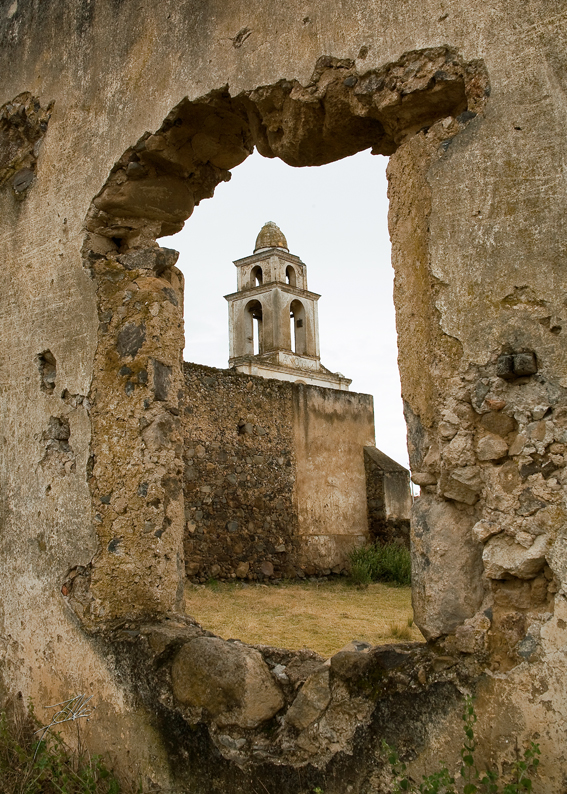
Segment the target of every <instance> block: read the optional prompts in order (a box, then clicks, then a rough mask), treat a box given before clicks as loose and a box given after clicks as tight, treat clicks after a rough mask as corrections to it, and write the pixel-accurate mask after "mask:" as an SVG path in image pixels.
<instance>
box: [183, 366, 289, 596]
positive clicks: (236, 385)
mask: <svg viewBox="0 0 567 794" xmlns="http://www.w3.org/2000/svg"><path fill="white" fill-rule="evenodd" d="M184 375H185V389H186V391H185V407H184V409H183V426H184V438H185V456H184V458H185V476H184V490H185V521H186V523H185V568H186V571H187V574H188V576H190V577H191V578H192V579H193V580H195V581H206V579H208V578H209V577H215V578H218V579H231V578H236V577H238V578H242V579H256V578H263V576H264V574H263V573H262V566H263V570H264V571H268V574H269V573H270V572H272V573H273V575H274V576H277V577H281V576H292V577H293V576H295V575H296V568H295V566H296V565H297V557H298V554H297V552H298V539H297V512H296V506H295V498H296V494H295V477H296V464H295V449H294V436H293V418H292V411H293V405H292V399H291V394H292V392H291V384H288V383H283V382H280V381H276V380H264V379H263V378H254V377H249V376H247V375H242V374H240V373H238V372H234V371H233V370H222V369H215V368H213V367H205V366H202V365H200V364H187V363H186V364H184Z"/></svg>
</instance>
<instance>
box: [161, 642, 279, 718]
mask: <svg viewBox="0 0 567 794" xmlns="http://www.w3.org/2000/svg"><path fill="white" fill-rule="evenodd" d="M171 677H172V683H173V694H174V696H175V698H176V699H177V700H178V701H179V703H180V704H181V705H182V706H186V707H188V708H189V709H191V710H195V711H198V712H199V715H198V717H200V716H201V715H200V712H201V710H205V711H206V713H207V714H208V715H209V716H210V718H211V719H212V720H213V722H214V723H215V724H216V725H218V726H219V727H224V726H230V725H239V726H241V727H242V728H256V727H258V725H260V724H261V723H262V722H265V721H266V720H269V719H270V718H271V717H273V716H274V714H276V713H277V712H278V711H279V709H281V707H282V706H283V705H284V699H283V696H282V693H281V691H280V689H279V687H278V685H277V684H276V683H275V681H274V679H273V677H272V676H271V675H270V672H269V670H268V668H267V666H266V663H265V662H264V660H263V659H262V656H261V655H260V653H259V652H258V651H257V650H255V649H253V648H250V647H249V646H246V645H242V644H241V643H238V642H225V641H224V640H221V639H220V638H218V637H197V638H196V639H194V640H192V641H190V642H188V643H186V644H185V645H184V646H183V647H182V648H181V650H180V651H179V652H178V653H177V655H176V657H175V659H174V661H173V664H172V668H171Z"/></svg>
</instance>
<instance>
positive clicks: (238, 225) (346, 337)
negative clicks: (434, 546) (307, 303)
mask: <svg viewBox="0 0 567 794" xmlns="http://www.w3.org/2000/svg"><path fill="white" fill-rule="evenodd" d="M386 165H387V159H386V158H384V157H375V156H372V155H371V154H370V152H368V151H366V152H362V153H360V154H358V155H354V156H352V157H350V158H347V159H345V160H341V161H338V162H335V163H331V164H329V165H325V166H319V167H318V168H316V169H315V168H311V169H293V168H290V167H289V166H287V165H286V164H284V163H282V162H281V161H279V160H269V159H266V158H263V157H261V156H260V155H259V154H258V153H257V152H255V153H254V154H253V155H251V156H250V157H249V158H248V159H247V160H246V161H245V162H244V163H243V164H242V165H240V166H238V167H237V168H236V169H234V170H233V172H232V179H231V181H230V182H227V183H223V184H220V185H219V186H218V187H217V189H216V191H215V197H214V200H213V201H208V202H203V203H202V204H201V205H200V207H199V208H198V210H196V212H195V213H194V215H193V216H192V217H191V218H190V219H189V220H188V221H187V223H186V224H185V227H184V229H183V231H182V232H180V233H178V234H176V235H175V236H172V237H169V238H162V239H161V240H160V244H161V245H164V246H167V247H171V248H175V249H176V250H178V251H179V252H180V257H179V259H178V262H177V267H179V268H180V269H181V270H182V271H183V273H184V276H185V283H186V290H185V343H186V346H185V352H184V358H185V360H186V361H191V362H196V363H199V364H209V365H211V366H214V367H219V368H221V369H223V368H226V367H227V360H228V349H229V340H228V316H227V308H226V303H225V301H224V300H223V294H227V293H232V292H234V291H235V289H236V280H237V273H236V269H235V268H234V266H233V265H232V261H233V260H235V259H238V258H239V257H245V256H247V255H250V254H252V251H253V248H254V240H255V238H256V235H257V234H258V232H259V231H260V229H261V228H262V226H263V225H264V223H265V222H266V221H267V220H268V219H273V220H275V221H276V222H277V224H278V225H279V226H280V228H281V229H282V231H283V232H284V234H285V235H286V236H287V240H288V244H289V250H290V253H292V254H295V255H297V256H299V257H300V258H301V259H302V261H303V262H304V263H305V265H306V268H307V279H308V287H309V289H310V290H312V291H314V292H316V293H320V294H321V299H320V301H319V313H320V314H319V319H320V323H319V325H320V341H321V361H322V363H323V364H324V366H326V367H328V368H329V369H331V370H332V371H335V370H339V371H341V372H343V373H344V374H345V375H346V376H347V377H349V378H353V383H352V385H351V391H354V392H362V393H373V394H374V410H375V424H376V444H377V446H378V447H379V448H381V449H384V450H385V451H386V452H387V453H388V454H389V455H390V456H391V457H393V458H395V459H397V460H398V461H402V462H403V463H405V465H407V450H406V437H405V436H406V427H405V421H404V417H403V407H402V401H401V397H400V382H399V372H398V365H397V344H396V330H395V313H394V305H393V295H392V290H393V271H392V267H391V263H390V240H389V234H388V228H387V212H388V199H387V180H386V173H385V172H386ZM221 229H222V234H220V233H219V230H221ZM197 263H198V267H195V266H194V265H195V264H197ZM285 277H286V278H285V281H286V283H287V284H289V285H291V286H294V287H295V286H296V285H297V278H296V271H295V269H294V268H293V267H292V266H288V267H287V268H286V272H285ZM261 285H262V270H261V268H260V267H259V266H256V267H253V268H252V270H251V271H250V284H249V286H250V287H251V288H255V287H258V286H261ZM246 308H247V312H248V317H249V330H248V336H249V338H250V341H251V347H250V350H251V351H252V350H253V353H254V355H256V354H258V352H259V350H260V347H259V337H260V335H261V323H262V306H261V304H260V303H259V301H257V300H254V301H251V302H250V303H249V304H248V305H247V307H246ZM289 322H290V342H291V350H292V351H293V352H296V353H298V354H302V353H304V352H305V310H304V307H303V304H302V303H301V301H300V300H298V299H294V300H292V301H291V303H290V316H289ZM252 344H253V347H252ZM298 380H299V379H298ZM251 413H252V412H251ZM249 418H250V417H248V416H244V417H242V418H241V420H240V425H239V427H238V433H239V436H241V437H244V438H247V439H248V440H254V439H256V440H258V434H257V429H256V426H255V422H254V421H247V419H249ZM199 440H201V439H199ZM192 446H193V445H192ZM255 451H256V452H259V451H260V450H259V449H257V450H255ZM361 453H362V450H361ZM211 454H212V455H213V456H214V454H215V453H214V451H211ZM257 457H258V459H259V460H260V458H261V457H262V456H261V455H258V456H257ZM207 460H208V458H207ZM266 463H267V461H266V460H264V459H262V460H261V462H260V463H259V464H258V467H259V468H260V470H261V469H262V467H263V466H264V465H266ZM193 465H194V466H195V468H196V470H199V464H198V462H197V463H195V464H192V467H193ZM211 468H212V465H211ZM239 468H240V466H239ZM243 468H244V470H245V471H248V469H246V467H243ZM253 468H254V467H252V471H251V473H252V476H254V473H253ZM229 476H230V477H232V478H233V479H234V483H232V480H231V481H230V482H229V483H227V486H228V487H231V485H235V486H237V487H238V486H242V485H244V486H246V483H244V484H243V483H241V482H240V480H239V478H240V477H242V476H243V472H241V471H234V472H233V473H232V474H231V475H229ZM242 492H243V493H246V491H245V490H244V488H243V489H242ZM373 496H374V494H373ZM374 501H376V500H374ZM199 502H200V500H199ZM373 503H374V502H373ZM378 508H379V505H378ZM186 509H187V510H188V513H187V514H188V515H189V525H190V527H191V538H192V541H193V542H194V543H195V545H196V546H198V543H199V535H198V533H199V531H201V532H203V531H204V532H205V537H206V533H207V531H211V530H210V529H208V527H207V520H206V519H207V513H206V511H207V506H206V505H202V504H200V503H194V504H191V503H190V502H188V503H187V505H186ZM269 512H270V511H266V514H267V515H268V516H269ZM247 523H248V522H246V523H245V525H244V526H243V522H242V520H241V519H238V517H237V516H234V515H231V516H230V517H229V520H228V521H227V522H226V530H227V531H226V536H227V539H228V543H229V544H230V545H229V549H228V550H229V551H231V553H233V554H234V555H235V559H236V561H235V564H234V566H233V567H234V570H235V571H238V574H237V576H236V577H235V578H234V579H233V583H238V585H237V589H238V592H237V593H234V592H233V594H232V596H228V594H225V592H224V589H225V588H228V589H230V585H226V584H222V583H219V584H218V585H217V584H215V582H216V580H218V579H221V580H223V579H225V577H226V576H227V573H226V566H225V564H224V563H223V560H222V559H220V558H219V559H218V561H217V560H215V561H214V562H213V564H212V565H208V566H207V567H206V568H204V569H201V571H200V572H199V573H198V574H197V576H196V577H191V580H192V581H193V582H198V581H202V582H203V583H205V582H207V580H208V581H209V583H212V585H211V584H209V585H208V587H207V590H208V588H209V587H210V586H213V587H214V588H216V590H214V593H215V595H214V596H213V600H214V598H216V599H218V602H217V604H222V606H220V607H219V608H216V609H215V607H214V606H213V601H211V600H207V598H206V596H202V595H201V594H200V592H199V591H198V590H194V589H191V590H189V591H188V598H189V604H190V606H189V609H190V611H191V613H192V614H194V615H195V616H196V617H197V618H198V619H199V620H200V621H201V622H202V623H203V624H204V625H207V626H209V627H210V628H212V629H213V630H215V631H218V633H219V634H221V636H230V635H233V634H236V635H237V636H239V637H241V638H242V636H244V638H245V639H246V640H247V641H254V642H259V641H262V642H268V643H269V644H276V645H277V644H283V645H286V646H287V647H295V646H297V647H300V646H301V645H302V644H307V645H309V646H310V647H313V646H316V649H318V650H320V651H321V652H323V653H327V652H330V651H331V650H338V649H339V648H340V647H342V646H343V645H345V644H347V642H349V641H350V640H352V639H353V636H355V635H356V636H357V637H358V638H359V639H362V640H366V641H369V642H371V643H373V644H377V643H379V642H383V641H384V640H386V639H388V638H389V636H390V633H391V626H392V625H395V627H396V631H397V630H398V629H399V628H400V627H401V626H405V631H406V632H411V636H412V638H414V639H417V638H418V637H419V634H417V633H416V634H415V635H414V632H415V629H413V630H412V629H411V627H409V626H408V618H409V619H411V615H412V612H411V606H410V604H409V596H407V595H406V596H405V601H404V596H403V595H402V590H398V591H397V596H398V602H397V603H396V605H393V604H392V603H391V600H390V596H389V595H388V594H387V593H386V594H384V592H383V591H382V589H381V588H380V587H379V588H376V589H374V588H373V587H371V588H370V590H356V589H354V590H353V589H352V588H350V589H349V591H348V593H346V592H342V591H341V592H340V594H339V591H338V590H337V602H336V603H342V599H345V600H346V599H350V602H351V607H350V611H349V609H347V608H346V607H345V606H344V604H343V606H342V607H341V608H340V609H339V620H336V621H330V620H329V615H328V613H327V611H326V610H327V609H328V608H329V607H328V605H327V604H325V603H323V602H321V603H320V602H319V600H320V595H321V593H322V591H321V587H322V586H323V585H321V583H320V582H319V584H318V585H315V587H316V588H317V591H316V592H309V590H308V589H307V588H308V587H309V586H313V585H312V584H310V583H309V582H308V583H307V585H298V586H297V588H293V587H292V589H291V591H290V594H289V595H288V596H286V595H285V588H284V590H282V591H281V593H277V592H276V595H275V597H274V596H273V595H272V593H273V592H274V591H273V588H271V589H270V590H268V591H266V590H264V589H261V590H260V591H258V589H257V587H258V584H259V582H262V581H264V582H269V581H273V580H274V575H275V577H276V579H277V577H278V576H280V577H281V576H282V573H283V574H284V576H285V574H286V571H285V570H284V571H283V572H282V569H281V568H279V569H278V568H277V567H276V569H275V570H274V563H273V562H272V559H273V558H274V556H275V557H277V556H278V552H276V553H275V554H274V551H275V548H277V540H274V542H273V547H274V548H271V542H272V535H273V534H274V533H273V531H272V528H271V527H270V526H269V525H268V526H267V527H266V528H265V529H266V536H267V537H266V538H265V539H264V542H265V541H266V540H267V541H268V544H269V545H268V547H267V548H266V551H265V556H266V557H267V558H268V559H267V560H264V561H260V562H259V565H250V564H249V563H248V560H247V559H246V551H247V547H246V543H245V542H244V543H242V547H241V546H240V545H239V540H238V539H239V538H241V537H242V535H243V530H245V531H246V532H247V531H248V526H246V524H247ZM209 526H210V525H209ZM258 529H259V530H260V534H261V532H262V531H263V530H264V527H259V528H258ZM201 537H203V536H201ZM280 539H281V540H285V538H280ZM261 543H262V541H261V540H260V541H259V542H258V541H257V543H256V545H259V544H261ZM284 546H285V544H284V543H282V544H281V547H282V548H283V547H284ZM238 552H242V553H241V554H239V553H238ZM221 556H222V555H221ZM261 556H262V554H260V557H261ZM279 556H280V557H281V556H282V553H281V552H279ZM276 565H277V563H276ZM263 571H265V573H263ZM287 573H288V575H291V576H295V575H296V573H297V571H291V572H287ZM201 574H202V575H201ZM258 574H259V576H258ZM249 576H254V577H255V578H253V579H251V578H248V577H249ZM307 578H308V579H309V575H308V576H307ZM229 581H230V580H229ZM189 587H191V585H189ZM242 587H244V588H247V587H248V588H250V596H249V595H248V592H246V590H245V591H242V590H241V589H240V588H242ZM296 590H297V592H296ZM276 591H277V588H276ZM254 592H255V593H256V595H255V596H253V595H252V593H254ZM228 597H230V598H232V602H231V605H228V604H226V603H225V602H224V599H225V598H228ZM249 597H251V598H255V599H256V606H255V611H256V615H255V617H254V619H253V620H251V618H250V607H249V605H248V604H247V599H248V598H249ZM326 597H327V599H328V598H330V597H332V593H327V594H326ZM263 601H266V604H264V603H263ZM294 601H295V606H293V602H294ZM240 602H242V605H241V604H240ZM270 602H271V603H270ZM286 603H287V606H284V605H285V604H286ZM278 607H279V617H278V618H277V619H275V620H274V621H270V620H269V619H268V618H266V614H265V612H266V611H267V610H268V611H269V610H270V609H272V610H274V609H275V610H276V611H278ZM210 608H212V610H213V612H212V614H211V613H209V609H210ZM239 608H241V609H242V613H241V614H240V615H239V614H238V610H239ZM331 608H333V607H331ZM200 610H203V611H202V612H201V611H200ZM404 610H405V611H404ZM309 614H311V615H313V614H318V615H319V618H318V620H319V622H320V623H321V626H320V628H319V636H313V634H312V635H311V636H307V632H306V627H307V625H308V624H310V621H312V620H313V618H312V617H311V618H309ZM239 620H244V621H245V622H246V623H247V628H243V627H242V626H239V625H238V621H239ZM230 621H232V624H231V623H230ZM290 622H291V624H292V625H290ZM294 623H295V626H294V625H293V624H294ZM251 624H253V625H251ZM278 624H279V626H278ZM280 626H281V628H280ZM324 626H325V627H326V628H324ZM364 627H365V628H364ZM312 629H313V626H312V625H310V631H312ZM243 632H244V635H243ZM254 632H256V633H254ZM278 632H279V633H278ZM303 632H305V633H303ZM325 633H327V634H329V635H330V636H329V637H327V636H323V635H324V634H325ZM315 634H317V631H316V632H315ZM404 636H405V635H404Z"/></svg>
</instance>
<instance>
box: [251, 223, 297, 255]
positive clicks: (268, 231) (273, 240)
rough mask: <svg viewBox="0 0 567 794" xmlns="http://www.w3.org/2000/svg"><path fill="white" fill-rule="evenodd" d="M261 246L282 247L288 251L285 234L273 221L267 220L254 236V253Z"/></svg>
mask: <svg viewBox="0 0 567 794" xmlns="http://www.w3.org/2000/svg"><path fill="white" fill-rule="evenodd" d="M262 248H283V249H284V251H288V252H289V248H288V247H287V240H286V239H285V235H284V233H283V232H282V230H281V229H280V227H279V226H277V225H276V224H275V223H274V222H273V221H268V222H267V223H265V224H264V225H263V226H262V228H261V229H260V234H259V235H258V237H257V238H256V245H255V246H254V253H256V251H259V250H260V249H262Z"/></svg>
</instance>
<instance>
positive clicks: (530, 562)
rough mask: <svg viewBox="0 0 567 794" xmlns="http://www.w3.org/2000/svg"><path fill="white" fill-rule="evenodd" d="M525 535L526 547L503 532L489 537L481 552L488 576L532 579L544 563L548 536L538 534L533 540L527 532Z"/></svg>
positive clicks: (492, 577) (493, 577)
mask: <svg viewBox="0 0 567 794" xmlns="http://www.w3.org/2000/svg"><path fill="white" fill-rule="evenodd" d="M526 535H527V544H526V546H527V547H526V546H524V544H522V543H517V542H515V540H514V539H513V538H510V537H508V536H507V535H503V534H502V535H496V537H493V538H490V540H489V541H488V543H487V544H486V546H485V547H484V551H483V553H482V559H483V560H484V568H485V571H486V575H487V576H488V577H490V578H491V579H506V578H507V576H516V577H517V578H518V579H533V578H534V577H536V576H537V575H538V573H539V572H540V571H541V570H542V569H543V566H544V565H545V552H546V551H547V549H548V547H549V545H550V543H549V537H548V536H547V535H538V537H537V538H535V540H534V538H533V537H532V536H531V535H529V534H528V533H526ZM520 539H521V540H523V538H520Z"/></svg>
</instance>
